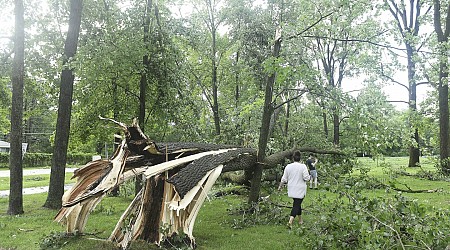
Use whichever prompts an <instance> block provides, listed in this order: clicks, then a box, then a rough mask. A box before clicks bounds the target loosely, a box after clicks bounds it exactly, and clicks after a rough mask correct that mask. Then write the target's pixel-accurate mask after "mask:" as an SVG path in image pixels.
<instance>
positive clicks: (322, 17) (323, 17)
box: [286, 12, 334, 40]
mask: <svg viewBox="0 0 450 250" xmlns="http://www.w3.org/2000/svg"><path fill="white" fill-rule="evenodd" d="M333 13H334V12H330V13H328V14H326V15H325V16H321V17H320V18H319V19H318V20H317V21H315V22H314V23H313V24H311V25H310V26H308V27H306V29H304V30H302V31H301V32H298V33H297V34H294V35H290V36H288V37H287V38H286V40H290V39H292V38H297V37H299V36H302V35H303V34H304V33H305V32H307V31H308V30H310V29H312V28H313V27H314V26H316V25H317V24H318V23H320V22H321V21H322V20H323V19H325V18H327V17H329V16H331V15H332V14H333Z"/></svg>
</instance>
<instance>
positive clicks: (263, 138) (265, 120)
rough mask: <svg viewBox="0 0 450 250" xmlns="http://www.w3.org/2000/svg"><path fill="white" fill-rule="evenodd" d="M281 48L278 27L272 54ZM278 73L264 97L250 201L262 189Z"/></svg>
mask: <svg viewBox="0 0 450 250" xmlns="http://www.w3.org/2000/svg"><path fill="white" fill-rule="evenodd" d="M280 50H281V29H280V28H278V29H277V31H276V34H275V43H274V46H273V51H272V56H273V57H274V58H277V57H279V55H280ZM275 78H276V74H275V72H273V73H272V74H271V75H270V76H269V77H268V78H267V82H266V90H265V97H264V110H263V116H262V119H261V129H260V132H259V141H258V155H257V161H256V163H255V165H254V166H253V176H252V180H251V187H250V194H249V197H248V202H249V203H254V202H257V201H258V199H259V193H260V190H261V177H262V170H263V166H262V164H260V162H263V160H264V158H265V157H266V149H267V141H268V139H269V138H268V137H269V132H270V131H269V130H270V118H271V117H272V113H273V105H272V97H273V85H274V83H275Z"/></svg>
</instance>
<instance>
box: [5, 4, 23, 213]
mask: <svg viewBox="0 0 450 250" xmlns="http://www.w3.org/2000/svg"><path fill="white" fill-rule="evenodd" d="M24 27H25V21H24V6H23V0H16V1H15V28H14V29H15V31H14V33H15V38H14V62H13V70H12V77H11V81H12V107H11V148H10V157H9V169H10V173H11V174H10V182H9V183H10V196H9V207H8V214H10V215H16V214H22V213H23V195H22V188H23V185H22V179H23V171H22V125H23V124H22V123H23V121H22V117H23V78H24V58H25V28H24Z"/></svg>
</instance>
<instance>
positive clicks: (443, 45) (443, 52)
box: [433, 0, 450, 174]
mask: <svg viewBox="0 0 450 250" xmlns="http://www.w3.org/2000/svg"><path fill="white" fill-rule="evenodd" d="M440 2H441V1H439V0H434V1H433V3H434V15H433V16H434V31H435V32H436V35H437V40H438V58H439V80H438V92H439V126H440V127H439V128H440V129H439V138H440V144H439V152H440V159H441V168H442V171H443V172H444V173H446V174H450V166H449V162H448V157H449V120H448V119H449V114H448V112H449V111H448V71H449V66H448V38H449V34H450V3H448V5H447V8H446V9H443V10H442V11H444V12H445V13H446V17H445V19H442V18H441V3H440ZM443 22H445V25H444V27H445V30H444V31H443V30H442V23H443Z"/></svg>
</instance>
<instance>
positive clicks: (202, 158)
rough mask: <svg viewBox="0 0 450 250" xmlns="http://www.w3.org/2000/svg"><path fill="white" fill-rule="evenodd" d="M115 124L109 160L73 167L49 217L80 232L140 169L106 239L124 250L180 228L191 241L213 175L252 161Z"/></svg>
mask: <svg viewBox="0 0 450 250" xmlns="http://www.w3.org/2000/svg"><path fill="white" fill-rule="evenodd" d="M102 119H104V118H102ZM108 120H110V119H108ZM114 122H115V121H114ZM115 123H116V124H118V125H119V126H120V127H121V128H122V129H123V130H124V134H125V138H124V139H123V141H122V143H121V145H120V146H119V147H118V149H117V150H116V152H115V154H114V155H113V157H112V159H111V160H99V161H93V162H89V163H88V164H86V165H85V166H84V167H82V168H80V169H78V170H77V171H75V173H74V176H73V178H77V182H76V184H75V185H74V186H73V187H72V188H71V189H70V190H68V191H67V192H66V193H65V194H64V196H63V207H62V208H61V210H60V211H59V212H58V214H57V215H56V217H55V220H56V221H58V222H60V223H65V224H66V232H67V233H82V232H83V230H84V228H85V225H86V223H87V219H88V216H89V214H90V212H91V211H92V210H93V209H94V208H95V206H96V205H97V204H98V203H99V202H101V200H102V199H103V198H104V197H105V196H106V195H107V194H108V193H109V192H110V191H111V190H113V189H114V188H115V187H117V186H118V185H120V184H122V183H124V182H125V181H126V180H128V179H131V178H134V177H135V176H139V175H140V174H142V175H143V176H144V177H145V178H146V179H147V182H146V184H145V185H144V186H143V189H142V190H141V191H140V192H139V193H138V194H137V195H136V197H135V198H134V200H133V201H132V202H131V204H130V206H129V207H128V208H127V209H126V211H125V212H124V213H123V214H122V216H121V218H120V219H119V221H118V223H117V224H116V227H115V228H114V230H113V231H112V233H111V236H110V237H109V240H110V241H113V242H116V243H117V244H118V245H119V246H120V247H121V248H123V249H126V248H127V247H128V246H129V244H130V243H131V241H132V240H136V239H144V240H147V241H149V242H154V243H156V244H160V243H161V242H162V241H163V240H165V238H166V237H172V236H173V235H176V234H180V233H181V232H182V233H184V234H185V235H187V237H188V238H189V239H190V241H191V246H195V239H194V237H193V228H194V224H195V219H196V216H197V214H198V211H199V209H200V207H201V205H202V204H203V202H204V200H205V199H206V197H207V193H208V191H209V190H210V189H211V187H212V186H213V184H214V182H215V181H216V179H217V178H218V177H219V175H220V174H221V173H224V172H230V171H235V170H245V169H249V168H251V167H252V166H254V165H255V164H256V150H254V149H250V148H240V147H236V146H232V145H216V144H204V143H158V142H154V141H152V140H150V139H149V138H148V137H147V136H146V135H144V134H143V133H142V131H141V129H140V128H139V126H138V124H137V122H136V120H135V121H133V124H132V125H131V126H126V125H125V124H123V123H120V122H115ZM308 151H309V152H316V153H320V152H318V151H317V150H313V149H309V150H308ZM292 152H293V150H287V151H283V152H280V153H277V154H274V155H271V156H268V157H266V159H265V160H264V162H262V164H263V165H264V167H265V168H269V167H273V166H274V165H276V164H279V163H280V162H281V161H282V160H283V159H284V158H286V157H288V156H290V155H291V154H292ZM321 152H322V153H333V152H332V151H329V152H326V151H321ZM335 153H336V152H335ZM338 154H339V153H338ZM162 229H164V231H161V230H162Z"/></svg>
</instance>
